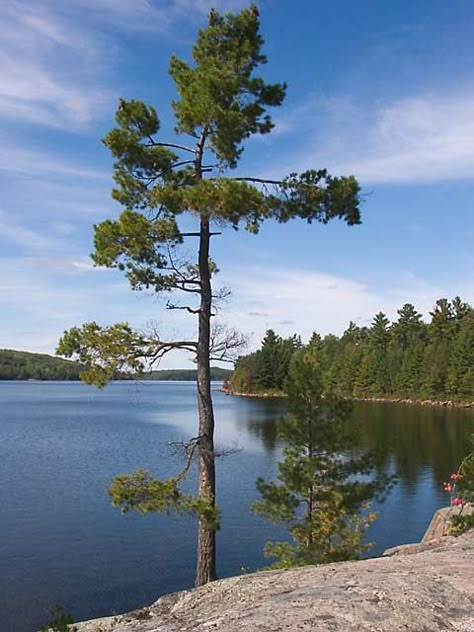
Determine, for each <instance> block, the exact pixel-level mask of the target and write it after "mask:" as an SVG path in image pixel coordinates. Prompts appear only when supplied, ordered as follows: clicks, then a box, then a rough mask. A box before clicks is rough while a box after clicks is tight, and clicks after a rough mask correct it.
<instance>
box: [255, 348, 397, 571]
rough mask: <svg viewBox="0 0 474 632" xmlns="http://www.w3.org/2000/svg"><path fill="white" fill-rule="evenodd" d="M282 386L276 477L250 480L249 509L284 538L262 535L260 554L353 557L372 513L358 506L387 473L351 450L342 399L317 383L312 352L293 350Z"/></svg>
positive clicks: (294, 562)
mask: <svg viewBox="0 0 474 632" xmlns="http://www.w3.org/2000/svg"><path fill="white" fill-rule="evenodd" d="M286 392H287V394H288V400H287V408H288V416H287V417H286V418H285V419H283V420H282V421H281V422H280V424H279V433H280V436H281V438H282V439H283V440H284V441H285V444H286V447H285V448H284V451H283V455H284V460H283V461H282V462H281V463H279V465H278V477H277V478H278V482H273V481H272V482H266V481H264V480H263V479H261V478H259V479H258V480H257V489H258V491H259V492H260V494H261V496H262V499H261V500H259V501H257V502H255V503H254V505H253V510H254V511H255V512H256V513H258V514H259V515H261V516H264V517H266V518H268V519H270V520H272V521H274V522H281V523H283V524H284V525H285V527H286V528H287V529H288V531H289V533H290V535H291V538H292V541H291V542H269V543H267V545H266V547H265V554H266V555H267V556H268V557H276V558H277V560H278V561H277V563H276V566H277V567H289V566H299V565H304V564H315V563H324V562H334V561H339V560H345V559H355V558H357V557H359V555H360V553H361V551H362V550H364V548H365V545H364V544H363V541H362V536H363V533H364V531H365V528H366V527H367V526H368V525H369V524H370V522H371V521H372V520H373V518H374V515H373V514H370V513H367V512H365V513H364V508H367V503H368V502H369V501H370V500H371V499H372V498H374V496H379V497H380V495H381V494H382V493H383V491H384V490H386V489H387V486H388V485H389V482H390V481H389V479H388V478H387V477H385V476H376V475H375V474H374V466H375V464H376V458H375V455H374V454H373V453H370V452H364V453H361V454H354V453H352V447H353V445H354V438H355V432H354V428H353V427H351V425H350V423H349V417H350V407H351V406H350V403H349V402H348V401H346V400H340V399H338V398H337V397H335V396H334V394H333V393H332V392H330V391H327V390H325V387H324V380H323V375H322V372H321V367H320V366H319V364H318V362H317V360H316V359H315V357H314V354H313V353H312V352H307V351H306V352H299V353H297V354H296V355H295V356H294V358H293V360H292V362H291V365H290V371H289V375H288V380H287V382H286Z"/></svg>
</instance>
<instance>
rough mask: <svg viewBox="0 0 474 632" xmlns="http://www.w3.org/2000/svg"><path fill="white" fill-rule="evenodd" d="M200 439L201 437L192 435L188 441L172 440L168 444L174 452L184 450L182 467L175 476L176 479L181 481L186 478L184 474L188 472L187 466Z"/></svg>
mask: <svg viewBox="0 0 474 632" xmlns="http://www.w3.org/2000/svg"><path fill="white" fill-rule="evenodd" d="M200 439H201V437H193V438H192V439H189V441H172V442H170V443H169V444H168V445H169V446H170V447H171V448H173V450H174V451H175V452H184V454H185V458H186V460H185V462H184V466H183V468H182V469H181V471H180V472H179V473H178V474H177V476H176V480H177V481H182V480H184V479H185V478H186V474H187V473H188V472H189V468H190V467H191V465H192V462H193V458H194V453H195V452H196V449H197V448H198V446H199V441H200Z"/></svg>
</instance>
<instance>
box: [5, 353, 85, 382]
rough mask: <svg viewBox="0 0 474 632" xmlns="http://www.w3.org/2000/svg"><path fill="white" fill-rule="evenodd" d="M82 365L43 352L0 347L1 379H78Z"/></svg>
mask: <svg viewBox="0 0 474 632" xmlns="http://www.w3.org/2000/svg"><path fill="white" fill-rule="evenodd" d="M80 371H81V366H80V364H78V363H77V362H70V361H69V360H63V359H61V358H54V357H52V356H49V355H46V354H42V353H28V352H26V351H14V350H12V349H0V380H78V379H79V373H80Z"/></svg>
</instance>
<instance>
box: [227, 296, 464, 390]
mask: <svg viewBox="0 0 474 632" xmlns="http://www.w3.org/2000/svg"><path fill="white" fill-rule="evenodd" d="M397 313H398V318H397V320H396V321H394V322H392V323H391V322H390V321H389V319H388V318H387V316H386V315H385V314H384V313H383V312H379V313H378V314H376V315H375V316H374V318H373V320H372V322H371V324H370V326H357V325H356V324H355V323H353V322H352V321H351V322H350V323H349V326H348V327H347V329H346V330H345V331H344V333H343V334H342V335H341V336H339V337H338V336H335V335H333V334H329V335H326V336H324V337H323V336H321V335H319V334H318V333H316V332H315V333H313V335H312V336H311V339H310V340H309V342H308V344H307V345H306V347H308V348H309V349H312V350H314V351H315V352H317V355H318V358H319V364H320V366H321V370H322V372H323V375H324V380H325V382H326V384H327V387H328V388H331V390H332V391H333V392H334V393H336V394H337V395H339V396H341V397H356V398H366V397H367V398H371V397H374V398H378V397H380V398H384V397H386V398H403V399H430V400H446V399H449V400H453V401H465V402H468V401H472V400H473V399H474V309H473V308H472V306H471V305H469V304H468V303H465V302H464V301H462V300H461V298H460V297H455V298H454V299H453V300H451V301H450V300H448V299H446V298H440V299H438V300H437V301H436V304H435V306H434V308H433V311H431V312H430V320H429V322H425V321H424V320H423V315H422V314H421V313H419V312H417V310H416V309H415V307H414V306H413V305H412V304H410V303H406V304H405V305H404V306H403V307H402V308H401V309H399V310H398V312H397ZM303 347H304V345H303V344H302V342H301V339H300V338H299V337H298V336H292V337H290V338H282V337H281V336H278V335H277V334H276V333H275V332H274V331H273V330H268V331H267V332H266V335H265V338H264V339H263V342H262V345H261V348H260V349H259V350H258V351H255V352H254V353H251V354H249V355H246V356H243V357H240V358H239V359H238V360H237V362H236V364H235V370H234V373H233V374H232V376H231V379H230V381H229V387H230V388H231V390H233V391H235V392H246V393H258V392H270V393H272V392H274V393H279V392H282V391H283V390H284V382H285V379H286V376H287V375H288V369H289V366H290V360H291V357H292V355H293V354H294V352H295V351H297V350H298V349H302V348H303Z"/></svg>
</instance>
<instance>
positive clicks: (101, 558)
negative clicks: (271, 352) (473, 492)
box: [0, 382, 474, 632]
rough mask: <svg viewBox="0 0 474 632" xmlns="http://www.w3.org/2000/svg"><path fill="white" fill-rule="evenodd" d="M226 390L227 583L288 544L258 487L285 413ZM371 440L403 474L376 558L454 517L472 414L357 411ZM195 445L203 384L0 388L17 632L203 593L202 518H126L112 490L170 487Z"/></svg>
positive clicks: (3, 607) (5, 536)
mask: <svg viewBox="0 0 474 632" xmlns="http://www.w3.org/2000/svg"><path fill="white" fill-rule="evenodd" d="M217 389H218V385H217V384H216V385H215V386H214V402H215V412H216V426H217V432H216V435H217V445H218V446H220V447H223V448H227V449H228V448H236V451H235V453H234V454H232V455H231V456H228V457H225V458H222V459H219V461H218V464H217V477H218V478H217V481H218V502H219V505H220V507H221V509H222V529H221V531H220V532H219V534H218V571H219V575H220V576H221V577H225V576H228V575H235V574H240V573H241V572H243V571H248V570H255V569H258V568H262V567H263V566H265V564H268V561H267V560H265V558H264V557H263V554H262V549H263V546H264V543H265V542H266V541H267V540H268V539H271V538H278V537H281V536H283V535H284V533H283V532H282V531H281V530H280V529H279V528H277V527H275V526H273V525H271V524H270V523H268V522H266V521H264V520H263V519H261V518H259V517H257V516H254V515H253V514H252V513H251V512H250V511H249V506H250V504H251V503H252V501H253V500H254V499H255V498H256V492H255V479H256V478H257V476H262V477H264V478H267V479H268V478H272V477H273V476H274V474H275V471H276V462H277V461H278V459H279V457H280V455H281V445H280V444H279V442H278V440H277V438H276V432H275V430H276V429H275V420H276V419H277V418H278V417H279V416H280V415H281V413H282V409H283V408H282V402H281V401H278V400H264V399H261V400H258V399H243V398H238V397H231V396H227V395H224V394H223V393H220V392H219V391H218V390H217ZM354 418H355V419H356V420H358V421H359V422H360V423H361V424H362V426H363V430H364V432H363V437H364V439H363V441H364V443H365V444H366V445H371V446H372V447H382V448H385V449H386V450H387V454H386V459H385V464H384V468H385V469H386V470H387V471H389V472H394V471H398V472H400V478H399V481H398V483H397V485H396V487H395V488H394V489H393V491H392V492H391V494H390V496H389V498H388V500H387V501H386V502H385V503H383V504H382V505H381V506H380V507H375V509H376V510H378V511H379V519H378V520H377V521H376V522H375V524H374V525H373V527H372V528H371V529H370V533H369V539H370V540H371V541H374V542H376V545H375V547H374V549H373V551H372V554H373V553H378V552H380V551H382V550H383V549H385V548H387V547H390V546H394V545H397V544H402V543H407V542H414V541H418V540H420V538H421V537H422V535H423V533H424V531H425V529H426V527H427V526H428V523H429V521H430V519H431V517H432V515H433V513H434V511H435V510H436V509H437V508H439V507H441V506H443V505H446V504H447V502H448V499H447V496H446V494H445V493H444V492H443V491H442V483H443V481H444V480H446V479H447V477H448V476H449V474H450V472H452V471H454V470H455V468H457V465H458V463H459V460H460V459H461V458H462V456H464V455H465V454H466V452H467V451H468V440H469V436H470V435H471V434H472V433H473V432H474V411H473V410H472V409H471V410H464V409H445V408H423V407H417V406H407V405H402V404H367V403H358V404H356V406H355V411H354ZM195 434H196V409H195V385H194V384H193V383H189V382H145V383H139V384H136V383H131V382H116V383H113V384H112V385H110V386H109V387H108V388H106V389H104V390H102V391H98V390H95V389H93V388H92V387H88V386H86V385H84V384H81V383H76V382H0V508H1V520H0V618H1V621H2V630H4V631H5V632H31V631H32V630H35V629H38V627H39V626H40V625H42V624H44V623H45V622H47V620H48V608H49V607H51V606H53V605H55V604H61V605H62V606H63V607H64V608H65V609H66V610H67V611H68V612H70V613H71V614H72V615H73V616H74V618H75V619H76V620H80V619H89V618H93V617H98V616H105V615H109V614H113V613H118V612H123V611H127V610H131V609H134V608H138V607H140V606H143V605H146V604H149V603H151V602H152V601H154V600H155V599H156V598H157V597H158V596H159V595H161V594H164V593H167V592H173V591H176V590H180V589H184V588H188V587H190V586H192V585H193V582H194V567H195V545H196V529H195V523H194V521H193V520H192V519H191V518H176V517H166V516H157V515H147V516H139V515H134V514H132V513H129V514H127V515H122V514H121V513H120V511H119V510H118V509H116V508H113V507H111V505H110V502H109V499H108V497H107V496H106V493H105V489H106V487H107V485H108V484H109V482H110V481H111V478H112V477H113V475H114V474H119V473H125V472H130V471H133V470H134V469H136V468H137V467H145V468H148V469H151V470H153V471H154V472H155V473H156V474H157V475H158V476H163V477H165V476H169V475H170V473H171V472H176V471H177V470H179V469H180V465H181V462H180V458H179V456H178V455H176V454H173V452H172V451H171V450H170V446H169V443H170V442H173V441H180V440H185V439H187V438H189V437H191V436H195Z"/></svg>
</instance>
